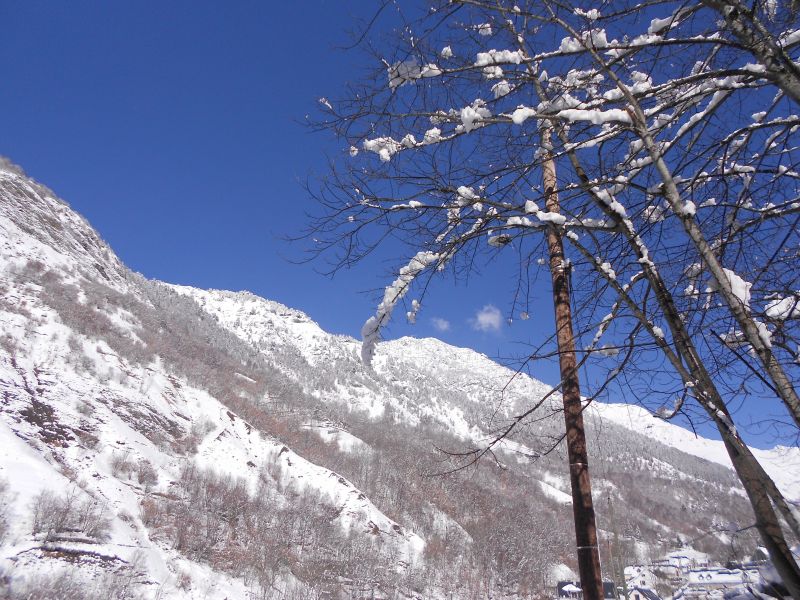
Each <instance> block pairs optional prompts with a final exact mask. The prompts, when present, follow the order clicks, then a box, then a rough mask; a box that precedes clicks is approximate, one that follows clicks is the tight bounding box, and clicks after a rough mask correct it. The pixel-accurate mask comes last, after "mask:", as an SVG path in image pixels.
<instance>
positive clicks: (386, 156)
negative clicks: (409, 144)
mask: <svg viewBox="0 0 800 600" xmlns="http://www.w3.org/2000/svg"><path fill="white" fill-rule="evenodd" d="M401 148H402V144H401V143H400V142H398V141H397V140H395V139H394V138H391V137H379V138H375V139H372V140H364V150H366V151H368V152H375V153H376V154H377V155H378V156H379V157H380V159H381V161H382V162H389V161H390V160H392V156H393V155H394V154H396V153H397V152H399V151H400V149H401Z"/></svg>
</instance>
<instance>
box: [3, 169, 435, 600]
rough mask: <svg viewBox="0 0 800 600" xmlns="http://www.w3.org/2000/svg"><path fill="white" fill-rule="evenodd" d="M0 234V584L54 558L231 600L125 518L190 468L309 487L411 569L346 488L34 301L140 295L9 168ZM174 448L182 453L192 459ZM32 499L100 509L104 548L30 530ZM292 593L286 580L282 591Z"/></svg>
mask: <svg viewBox="0 0 800 600" xmlns="http://www.w3.org/2000/svg"><path fill="white" fill-rule="evenodd" d="M0 239H1V240H2V245H1V246H0V286H2V289H3V298H2V304H0V309H2V310H0V325H2V336H3V344H2V349H0V394H2V411H1V412H0V481H5V482H7V483H8V484H9V486H10V492H11V493H10V494H8V497H7V499H6V500H5V501H0V506H3V507H4V513H5V515H4V516H5V521H6V522H7V523H8V524H9V529H8V532H7V533H6V535H5V536H4V539H3V544H2V546H1V547H0V570H1V571H2V572H3V573H4V574H5V575H7V576H9V577H11V578H12V581H15V580H16V581H17V582H18V585H24V582H25V580H26V579H28V578H29V577H30V576H32V575H37V576H39V575H42V574H43V573H45V574H46V573H55V574H58V573H60V572H62V571H64V569H65V568H66V567H67V566H68V565H69V563H70V561H69V560H65V559H64V558H63V557H65V556H66V557H68V558H69V557H82V559H83V562H84V563H85V564H83V565H82V566H83V567H85V570H89V571H91V570H92V569H95V570H97V568H96V565H95V566H92V565H93V564H94V563H98V562H99V563H102V564H103V565H104V566H105V567H109V565H110V567H109V568H108V569H106V570H110V571H111V572H113V573H116V574H119V573H125V577H127V578H129V579H131V580H132V581H135V582H136V583H137V585H139V587H141V590H140V591H141V592H142V593H145V595H147V596H152V597H155V596H158V597H161V598H163V597H169V598H201V597H202V598H244V597H246V596H247V595H248V593H249V592H248V590H249V588H248V586H246V585H245V584H244V583H243V582H242V581H239V580H236V579H235V578H230V577H227V576H225V575H223V574H221V573H213V572H212V571H211V569H210V568H209V567H208V566H207V565H202V564H198V563H196V562H192V561H189V560H186V559H185V558H184V557H183V556H181V554H180V553H179V552H177V551H175V550H174V549H171V548H169V547H168V546H166V545H165V544H164V543H163V542H159V541H158V540H154V539H151V537H150V532H149V531H148V527H147V526H146V525H145V524H144V523H143V520H142V517H141V516H140V514H141V504H142V501H143V499H144V498H145V497H148V496H149V495H151V494H153V493H156V494H166V495H169V494H171V493H173V492H172V491H171V486H172V482H173V481H174V480H176V479H178V478H179V477H180V473H181V471H182V469H183V468H185V466H186V464H187V463H188V462H190V461H191V462H193V463H194V464H195V465H197V466H198V467H200V468H208V469H213V470H214V471H215V472H217V473H222V474H228V475H230V476H232V477H236V478H243V479H244V480H245V481H246V482H247V485H248V486H249V488H250V489H251V491H253V492H255V490H256V488H257V485H258V483H259V481H263V480H264V478H265V472H267V471H268V472H269V473H271V474H273V476H275V477H276V478H277V479H278V480H279V481H276V482H275V485H279V486H280V487H281V488H290V489H293V490H300V491H302V490H313V491H314V492H315V493H316V494H317V495H318V496H319V497H320V498H322V499H323V501H324V502H327V503H328V504H330V506H331V507H332V509H335V514H336V517H335V521H336V522H337V523H339V525H340V527H341V528H342V530H343V531H346V532H352V534H354V535H363V536H368V537H369V538H370V539H384V540H385V541H384V542H383V543H384V545H386V546H387V547H391V548H392V553H394V555H395V556H396V557H397V559H396V560H398V561H399V562H401V563H403V564H413V563H414V562H415V561H416V560H417V559H418V556H419V554H420V553H421V551H422V549H423V548H424V541H423V540H422V539H421V538H420V537H419V536H417V535H416V534H414V533H413V532H409V531H406V530H405V529H404V528H402V527H401V526H400V525H398V524H397V523H396V522H394V521H393V520H391V519H390V518H388V517H387V516H385V515H384V514H383V513H381V512H380V511H379V510H378V509H377V508H376V507H375V506H374V505H373V504H372V503H371V502H370V500H369V499H368V498H367V497H366V496H365V495H364V494H363V493H361V492H360V490H358V489H357V488H356V487H355V486H354V485H353V484H352V483H351V482H350V481H348V480H347V479H345V478H343V477H341V476H340V475H338V474H336V473H334V472H332V471H330V470H328V469H326V468H324V467H321V466H318V465H316V464H314V463H312V462H309V461H308V460H306V459H304V458H303V457H302V456H300V455H298V454H297V453H295V452H293V451H292V450H291V449H290V448H288V447H287V446H286V445H285V444H284V443H283V442H281V441H280V440H279V439H274V438H270V437H268V436H263V435H260V434H259V433H258V432H257V431H255V430H254V429H253V428H252V427H251V426H250V425H249V424H247V423H246V422H245V421H244V420H243V419H241V418H239V417H237V416H236V415H234V414H233V413H232V412H231V411H230V410H229V409H228V408H227V407H226V406H224V405H223V404H221V403H220V402H219V401H218V400H217V399H216V398H214V397H213V396H211V395H210V394H209V393H207V392H206V391H204V390H201V389H198V388H196V387H193V386H191V385H190V384H189V383H187V382H186V381H185V380H182V379H181V378H180V377H177V376H176V375H174V374H173V373H171V372H169V369H168V368H167V367H165V365H164V364H162V362H161V361H159V360H155V361H154V362H151V363H150V364H147V365H146V366H140V365H136V364H132V363H131V362H130V361H129V360H128V359H127V358H126V357H124V356H121V355H120V354H119V353H118V352H117V351H116V350H115V349H114V348H112V347H110V346H109V345H108V344H107V343H105V342H104V341H102V340H99V341H98V340H96V339H91V337H87V336H86V335H84V334H83V333H82V332H81V331H79V330H75V329H74V328H72V327H70V326H69V325H68V324H65V322H64V319H63V316H62V315H59V313H58V311H57V310H54V309H53V308H52V307H51V306H49V305H48V304H46V302H43V301H42V298H43V297H46V296H45V294H44V291H45V288H46V287H47V285H54V284H53V283H52V282H53V281H54V280H56V279H57V280H58V281H57V285H58V286H60V288H63V289H65V290H67V289H69V286H73V285H74V286H76V287H77V288H78V295H77V298H78V303H81V301H82V299H81V296H82V294H81V293H80V290H81V286H86V285H88V279H87V278H91V279H97V280H100V281H101V282H102V283H103V285H105V286H108V287H107V288H104V289H108V290H115V291H118V292H120V293H122V294H130V295H132V296H136V297H139V298H142V297H143V294H142V293H141V291H140V290H139V289H138V288H137V280H136V278H135V277H133V276H132V275H131V274H130V273H129V272H128V271H127V269H126V268H125V267H124V266H123V265H122V264H121V263H120V262H119V261H118V259H117V258H116V257H115V256H114V255H113V253H112V252H111V251H110V249H109V248H108V247H107V246H106V245H105V244H104V243H103V242H102V240H100V238H99V237H98V236H97V235H96V233H95V232H94V231H93V230H92V229H91V227H89V225H88V224H87V223H86V222H85V221H84V220H83V219H82V218H80V217H79V216H78V215H76V214H75V213H74V212H72V211H71V210H69V208H68V207H67V206H66V205H64V204H63V203H62V202H61V201H60V200H57V199H56V198H55V197H54V196H53V195H52V194H51V193H50V192H49V190H47V189H46V188H43V187H42V186H38V185H36V184H34V183H32V182H31V181H30V180H28V179H27V178H25V177H23V176H22V175H21V174H20V172H18V170H16V169H12V168H9V167H8V165H0ZM42 281H47V282H50V283H47V284H43V283H42ZM84 301H85V300H84ZM84 308H86V307H84ZM92 308H93V309H94V307H92ZM100 314H102V316H104V317H107V318H108V319H109V322H110V323H112V324H113V325H114V326H115V327H116V328H118V329H119V330H120V332H121V335H123V336H124V337H129V338H131V339H133V340H136V339H138V335H139V334H138V331H139V329H138V328H139V326H140V323H138V322H137V318H136V317H135V316H134V315H132V314H130V313H126V312H125V311H124V310H120V309H117V308H115V307H113V306H111V305H109V306H107V307H105V311H100V312H98V313H94V317H95V318H96V317H97V316H98V315H100ZM182 444H191V446H192V456H191V458H190V456H188V455H187V452H186V450H185V448H183V447H182ZM142 463H145V464H147V465H148V466H149V467H152V469H153V471H154V473H155V475H154V477H153V478H154V479H156V480H157V482H156V483H155V484H154V485H153V488H152V489H147V487H146V486H145V485H143V484H142V483H141V482H140V481H137V477H136V475H135V473H134V472H132V471H135V470H136V465H140V464H142ZM126 465H134V468H133V469H132V470H131V469H130V468H126ZM43 491H44V492H47V491H50V492H52V494H54V495H55V496H57V497H64V496H65V495H74V496H75V498H77V500H76V502H81V501H87V502H90V503H92V504H94V505H96V506H97V507H99V509H100V511H101V512H102V513H103V516H104V518H106V519H109V523H110V527H109V533H108V535H107V539H102V540H99V539H98V540H91V539H84V538H87V536H86V535H80V534H75V535H74V536H73V537H74V538H75V539H70V536H72V534H70V535H66V536H65V535H61V536H56V537H57V538H58V539H56V540H55V541H53V539H50V540H47V539H45V536H44V534H43V533H42V532H40V533H38V534H34V533H33V530H34V529H35V525H34V519H35V516H34V512H35V511H34V510H33V505H34V504H35V502H36V500H37V499H39V498H41V496H42V492H43ZM89 537H90V536H89ZM61 538H64V539H61ZM103 570H104V569H103V568H99V571H103ZM291 583H292V582H291V577H289V580H287V581H284V582H283V585H290V584H291Z"/></svg>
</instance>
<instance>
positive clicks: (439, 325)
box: [431, 317, 450, 331]
mask: <svg viewBox="0 0 800 600" xmlns="http://www.w3.org/2000/svg"><path fill="white" fill-rule="evenodd" d="M431 323H433V328H434V329H435V330H436V331H450V321H448V320H447V319H441V318H439V317H433V318H432V319H431Z"/></svg>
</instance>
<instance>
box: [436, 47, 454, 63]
mask: <svg viewBox="0 0 800 600" xmlns="http://www.w3.org/2000/svg"><path fill="white" fill-rule="evenodd" d="M439 56H441V57H442V58H444V59H445V60H447V59H448V58H453V50H452V49H451V48H450V46H445V47H444V48H442V51H441V52H439Z"/></svg>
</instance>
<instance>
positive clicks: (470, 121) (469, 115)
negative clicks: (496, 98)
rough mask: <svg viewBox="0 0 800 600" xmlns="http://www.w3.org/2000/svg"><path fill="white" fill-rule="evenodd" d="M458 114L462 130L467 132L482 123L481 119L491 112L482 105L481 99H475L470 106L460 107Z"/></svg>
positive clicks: (489, 115)
mask: <svg viewBox="0 0 800 600" xmlns="http://www.w3.org/2000/svg"><path fill="white" fill-rule="evenodd" d="M460 116H461V127H462V130H463V131H465V132H466V133H469V132H470V131H472V130H473V129H477V128H478V127H480V126H481V125H482V123H481V121H483V120H484V119H488V118H489V117H491V116H492V113H491V112H490V111H489V109H488V108H486V107H485V106H484V102H483V101H481V100H476V101H475V102H473V103H472V106H465V107H464V108H462V109H461V112H460Z"/></svg>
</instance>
